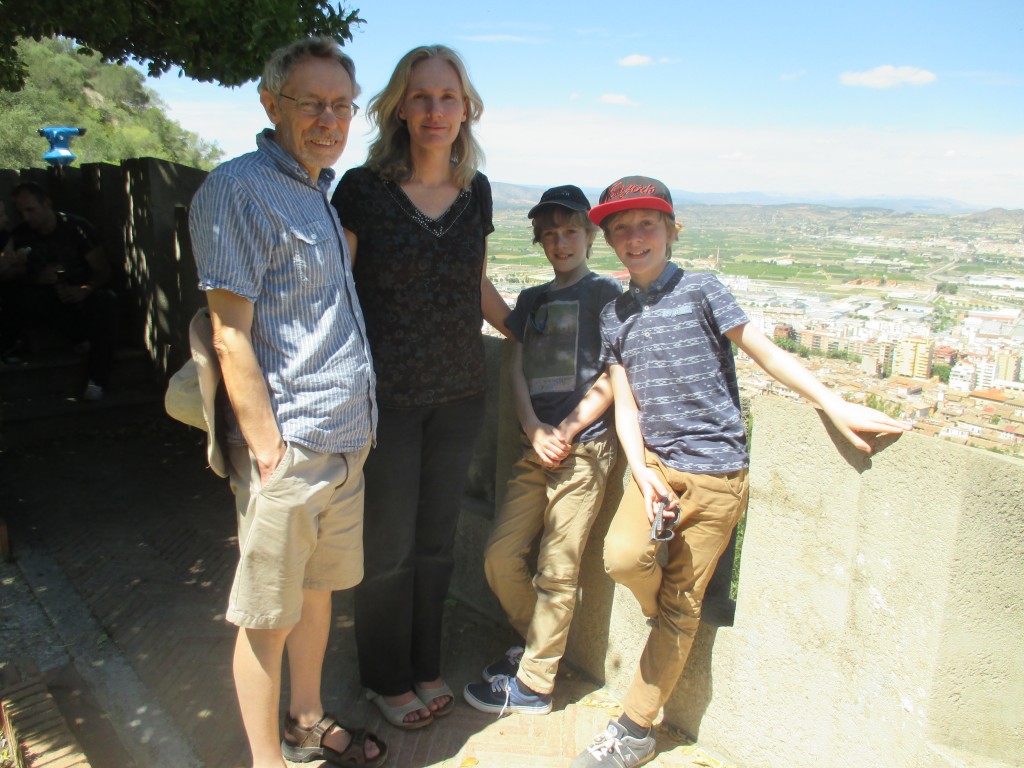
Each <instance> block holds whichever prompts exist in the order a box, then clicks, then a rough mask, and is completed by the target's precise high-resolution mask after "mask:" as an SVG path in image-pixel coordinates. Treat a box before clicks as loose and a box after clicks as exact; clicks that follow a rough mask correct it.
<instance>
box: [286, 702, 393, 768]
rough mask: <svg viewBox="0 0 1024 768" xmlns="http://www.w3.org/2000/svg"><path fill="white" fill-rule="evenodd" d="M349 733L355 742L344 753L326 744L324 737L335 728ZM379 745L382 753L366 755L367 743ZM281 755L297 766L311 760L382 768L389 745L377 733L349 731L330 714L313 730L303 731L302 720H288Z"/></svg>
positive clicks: (350, 729) (357, 729)
mask: <svg viewBox="0 0 1024 768" xmlns="http://www.w3.org/2000/svg"><path fill="white" fill-rule="evenodd" d="M335 728H337V729H338V730H341V731H345V733H347V734H348V735H349V736H351V737H352V738H351V740H350V741H349V744H348V746H347V747H345V751H344V752H338V751H337V750H335V749H331V748H330V747H328V746H325V745H324V743H323V742H324V736H326V735H327V734H328V733H330V732H331V730H332V729H335ZM367 741H370V742H372V743H374V744H376V745H377V749H379V750H380V754H379V755H377V756H375V757H367V756H366V751H365V750H366V742H367ZM281 754H282V755H283V756H284V759H285V760H290V761H291V762H293V763H308V762H310V761H311V760H326V761H327V762H328V763H330V764H331V765H341V766H352V765H356V766H365V768H380V766H382V765H384V761H385V760H387V759H388V746H387V744H385V743H384V742H383V741H381V740H380V739H378V738H377V737H376V736H375V735H374V734H372V733H370V732H369V731H367V730H365V729H363V728H347V727H345V726H344V725H342V724H341V723H339V722H338V721H337V719H336V718H334V717H333V716H331V715H328V714H327V713H326V712H325V713H324V716H323V717H321V718H320V721H319V722H318V723H317V724H316V725H314V726H313V727H311V728H303V727H302V726H301V725H299V721H298V720H296V719H295V718H294V717H292V716H291V715H288V716H287V717H286V718H285V721H284V740H283V741H282V742H281Z"/></svg>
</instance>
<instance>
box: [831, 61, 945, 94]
mask: <svg viewBox="0 0 1024 768" xmlns="http://www.w3.org/2000/svg"><path fill="white" fill-rule="evenodd" d="M937 79H938V78H937V77H936V75H935V73H934V72H929V71H928V70H927V69H921V68H920V67H894V66H892V65H891V64H884V65H882V66H880V67H875V68H874V69H869V70H867V71H866V72H843V74H841V75H840V76H839V82H841V83H842V84H843V85H850V86H854V87H860V88H897V87H899V86H901V85H928V84H929V83H934V82H935V81H936V80H937Z"/></svg>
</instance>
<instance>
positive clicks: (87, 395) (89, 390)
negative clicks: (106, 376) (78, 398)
mask: <svg viewBox="0 0 1024 768" xmlns="http://www.w3.org/2000/svg"><path fill="white" fill-rule="evenodd" d="M82 399H83V400H86V401H88V402H96V401H97V400H102V399H103V387H101V386H100V385H99V384H97V383H96V382H95V381H90V382H89V383H88V384H86V385H85V392H83V393H82Z"/></svg>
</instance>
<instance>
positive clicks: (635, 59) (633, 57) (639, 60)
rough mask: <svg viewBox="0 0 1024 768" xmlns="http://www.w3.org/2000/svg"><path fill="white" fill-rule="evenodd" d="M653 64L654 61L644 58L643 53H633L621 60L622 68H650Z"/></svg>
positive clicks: (648, 57) (647, 57)
mask: <svg viewBox="0 0 1024 768" xmlns="http://www.w3.org/2000/svg"><path fill="white" fill-rule="evenodd" d="M653 63H654V59H652V58H651V57H650V56H644V55H643V54H642V53H631V54H630V55H629V56H625V57H623V58H621V59H619V66H620V67H649V66H650V65H651V64H653Z"/></svg>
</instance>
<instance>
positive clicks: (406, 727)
mask: <svg viewBox="0 0 1024 768" xmlns="http://www.w3.org/2000/svg"><path fill="white" fill-rule="evenodd" d="M366 698H367V699H368V700H370V701H372V702H373V703H374V704H376V705H377V709H379V710H380V713H381V714H382V715H384V719H385V720H387V721H388V722H389V723H391V724H392V725H393V726H395V728H399V729H401V730H403V731H415V730H416V729H417V728H426V727H427V726H428V725H430V724H431V723H432V722H434V716H433V715H428V716H427V717H423V718H420V719H419V720H413V721H411V722H406V721H405V716H406V715H408V714H409V713H410V712H416V711H418V710H421V709H425V710H427V711H428V712H429V711H430V708H429V707H428V706H427V705H426V704H424V703H423V702H422V701H420V700H419V698H417V697H416V696H413V697H412V701H407V702H406V703H405V704H388V702H387V700H386V699H385V698H384V697H383V696H381V695H380V694H379V693H377V692H375V691H371V690H370V689H369V688H367V689H366Z"/></svg>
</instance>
